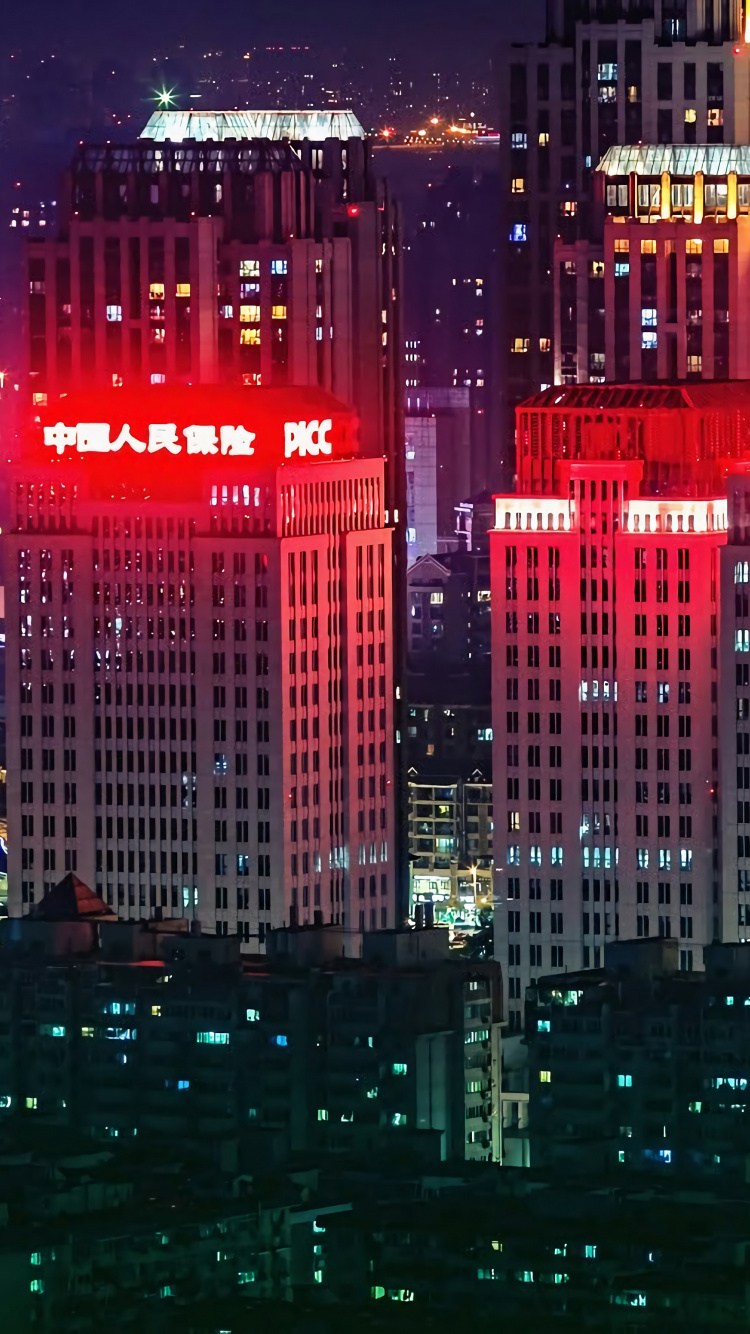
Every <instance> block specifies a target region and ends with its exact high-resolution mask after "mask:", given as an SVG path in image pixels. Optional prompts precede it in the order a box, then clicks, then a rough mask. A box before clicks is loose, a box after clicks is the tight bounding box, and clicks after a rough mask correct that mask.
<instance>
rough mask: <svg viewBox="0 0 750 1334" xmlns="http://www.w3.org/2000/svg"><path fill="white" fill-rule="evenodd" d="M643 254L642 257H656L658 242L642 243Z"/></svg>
mask: <svg viewBox="0 0 750 1334" xmlns="http://www.w3.org/2000/svg"><path fill="white" fill-rule="evenodd" d="M641 254H642V255H655V254H656V241H641Z"/></svg>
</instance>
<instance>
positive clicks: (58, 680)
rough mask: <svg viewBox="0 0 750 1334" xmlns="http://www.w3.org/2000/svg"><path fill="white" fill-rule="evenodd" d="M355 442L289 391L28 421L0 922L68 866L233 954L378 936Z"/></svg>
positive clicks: (383, 847)
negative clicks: (237, 943) (345, 936)
mask: <svg viewBox="0 0 750 1334" xmlns="http://www.w3.org/2000/svg"><path fill="white" fill-rule="evenodd" d="M92 415H94V416H99V417H100V419H101V420H100V422H99V423H93V424H92V423H89V424H88V425H86V424H85V423H82V422H81V418H82V417H84V416H92ZM61 418H62V420H61ZM125 418H127V420H126V421H125ZM165 418H166V419H171V420H169V425H154V424H153V423H154V422H156V423H162V422H164V420H165ZM196 420H197V421H203V422H211V423H215V425H210V426H193V425H190V424H189V423H191V422H195V421H196ZM222 420H223V421H231V422H233V423H234V424H233V425H226V426H221V425H220V422H221V421H222ZM66 422H68V423H77V425H66V424H65V423H66ZM237 422H241V423H243V425H240V426H238V425H236V423H237ZM104 423H106V424H104ZM121 423H124V424H123V425H122V428H121V430H120V432H119V434H118V428H120V424H121ZM183 423H184V425H183ZM355 429H356V428H355V423H354V419H353V417H352V415H351V414H350V413H349V412H348V411H347V410H346V409H343V408H342V407H341V405H339V404H337V403H336V401H335V400H333V399H331V398H330V397H329V396H327V395H325V394H324V393H322V391H317V392H315V391H313V390H291V389H290V390H281V389H277V390H273V389H269V390H263V389H256V390H252V389H248V388H239V389H237V390H235V391H234V395H232V392H231V391H230V390H229V389H228V388H227V389H221V388H219V389H202V388H200V387H193V388H192V389H188V388H187V387H183V388H182V389H179V390H177V391H175V390H169V389H168V388H165V387H158V388H151V389H144V390H141V391H139V392H138V393H137V394H136V395H128V393H127V391H125V390H120V389H115V390H109V391H104V393H103V394H102V395H100V396H99V397H96V396H95V395H94V394H93V392H92V394H88V395H86V394H85V395H81V396H75V395H70V396H66V397H64V398H62V399H61V400H59V402H58V403H57V404H50V405H49V406H48V407H47V408H40V409H39V410H38V413H37V416H36V418H35V420H34V421H33V422H32V423H31V424H30V426H29V434H28V437H27V450H26V457H25V460H24V465H23V471H22V473H21V474H19V476H18V477H17V480H16V481H15V483H14V491H13V494H14V501H13V516H12V521H11V525H10V528H11V531H10V532H9V533H8V535H7V538H6V560H7V567H6V568H7V571H8V579H9V587H10V589H11V590H12V592H11V593H10V594H9V596H10V598H11V599H12V602H13V605H14V606H16V605H17V607H18V612H17V613H14V616H13V618H12V623H11V624H9V627H8V644H9V654H8V698H10V699H11V700H12V701H13V708H12V709H11V710H10V711H9V719H8V724H9V725H8V770H9V774H10V776H11V777H10V789H9V802H8V805H9V823H10V826H11V828H12V829H13V830H14V837H13V838H12V840H11V849H10V865H9V910H10V912H11V914H12V915H19V914H21V913H24V912H27V911H28V910H29V908H30V907H31V906H32V904H34V903H35V902H38V901H39V899H40V897H41V895H42V894H43V893H44V892H45V891H47V890H48V889H49V888H50V886H51V885H52V884H54V883H55V882H56V881H57V880H58V879H59V877H60V875H61V874H62V873H63V872H64V871H75V872H77V873H78V874H79V875H81V876H82V877H83V878H84V879H85V880H86V882H87V883H90V884H92V885H93V886H95V887H96V891H97V893H98V894H100V896H101V897H103V898H104V899H105V900H106V902H107V903H108V904H109V905H110V906H111V907H113V908H114V909H115V910H116V911H117V912H118V913H119V914H120V915H121V916H123V917H128V918H137V917H146V916H154V915H156V914H157V913H158V914H161V915H162V916H178V917H182V916H186V915H187V916H190V917H191V918H194V919H195V920H197V921H199V922H200V923H201V925H202V926H203V928H204V929H208V930H212V931H213V930H215V931H216V932H217V933H219V934H225V935H226V934H228V933H234V932H235V931H237V932H239V934H240V936H241V937H242V939H243V941H244V942H245V944H246V946H247V947H248V948H249V946H250V944H251V943H253V944H256V943H257V944H260V945H262V944H263V942H264V939H265V935H266V932H267V930H269V929H271V928H275V927H278V926H281V925H283V924H285V923H287V924H288V923H290V922H293V921H299V922H301V923H302V922H305V921H310V922H312V921H313V920H316V921H321V920H324V919H325V920H335V921H338V922H339V923H341V924H343V925H346V926H348V927H357V926H359V925H361V926H362V927H363V928H364V929H378V930H379V929H382V928H384V927H386V926H392V925H393V924H394V915H395V911H396V909H395V899H394V841H393V840H394V820H395V814H394V781H393V780H394V751H393V746H394V723H393V694H394V691H393V659H392V638H391V626H392V583H391V577H392V559H391V540H392V528H391V526H390V525H389V522H388V518H387V507H386V504H385V495H384V478H383V462H382V460H376V459H367V458H362V457H361V456H359V455H358V453H357V446H356V441H355ZM295 432H296V435H295ZM115 437H116V439H115ZM42 440H45V441H46V443H45V444H43V443H42ZM118 441H119V442H120V443H119V444H118V443H117V442H118ZM123 441H127V442H128V443H123ZM146 441H150V444H149V445H148V446H147V444H146ZM251 441H253V442H255V443H253V444H251V443H250V442H251ZM113 446H114V453H113V452H112V447H113ZM120 450H122V452H121V453H120V452H119V451H120ZM219 450H221V452H219ZM256 450H257V454H256V453H255V451H256ZM178 455H181V457H177V456H178ZM237 456H240V457H237ZM326 456H329V457H326Z"/></svg>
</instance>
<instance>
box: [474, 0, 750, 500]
mask: <svg viewBox="0 0 750 1334" xmlns="http://www.w3.org/2000/svg"><path fill="white" fill-rule="evenodd" d="M745 37H746V23H745V15H744V8H743V6H742V4H741V3H740V0H729V2H728V3H726V4H721V5H717V4H706V3H704V0H677V3H672V0H645V2H644V0H616V3H613V4H607V5H603V4H600V3H598V2H596V0H580V2H579V0H551V3H549V4H548V6H547V28H546V34H545V40H544V41H543V42H542V43H539V44H534V45H528V46H509V47H507V48H505V49H504V50H503V51H501V52H500V53H499V62H498V89H499V96H500V124H501V126H502V127H503V130H504V133H503V135H502V138H501V201H502V219H501V232H500V244H501V251H500V260H501V288H500V290H501V291H502V292H504V294H505V295H504V299H503V305H502V314H501V318H502V326H501V329H500V332H499V341H500V348H501V358H502V375H503V392H504V406H505V413H506V430H507V441H508V444H507V446H506V465H507V466H506V473H507V474H508V481H510V471H509V470H511V469H512V457H513V451H512V439H513V413H514V409H515V407H516V406H517V404H518V403H519V402H521V401H522V400H523V399H524V398H526V397H528V395H529V394H531V393H535V392H538V391H539V390H540V388H541V386H542V385H550V384H552V383H553V382H554V358H553V339H554V281H553V248H554V244H555V240H556V238H558V237H559V238H560V239H561V240H562V241H564V242H566V243H570V244H572V243H574V242H575V241H576V239H577V238H578V236H579V235H580V236H584V237H585V236H586V235H587V234H588V232H587V227H588V213H589V209H590V205H591V199H592V185H593V176H594V169H595V168H596V165H597V163H598V162H599V161H600V160H601V159H602V158H603V157H604V155H605V153H606V152H607V150H608V149H610V148H613V147H614V146H615V145H616V144H674V145H680V144H696V143H697V144H708V145H718V144H735V143H745V142H747V141H748V139H749V138H750V120H749V117H750V92H749V87H750V85H749V82H748V77H749V76H748V70H749V65H748V47H747V44H746V41H745Z"/></svg>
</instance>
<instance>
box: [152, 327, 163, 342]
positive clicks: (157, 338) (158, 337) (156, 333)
mask: <svg viewBox="0 0 750 1334" xmlns="http://www.w3.org/2000/svg"><path fill="white" fill-rule="evenodd" d="M166 336H167V331H166V329H152V330H151V341H152V342H153V343H163V342H164V339H165V338H166Z"/></svg>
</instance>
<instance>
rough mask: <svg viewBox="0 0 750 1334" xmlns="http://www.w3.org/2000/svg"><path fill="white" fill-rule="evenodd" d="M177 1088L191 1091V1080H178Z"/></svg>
mask: <svg viewBox="0 0 750 1334" xmlns="http://www.w3.org/2000/svg"><path fill="white" fill-rule="evenodd" d="M177 1087H178V1089H189V1088H190V1080H189V1079H178V1080H177Z"/></svg>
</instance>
